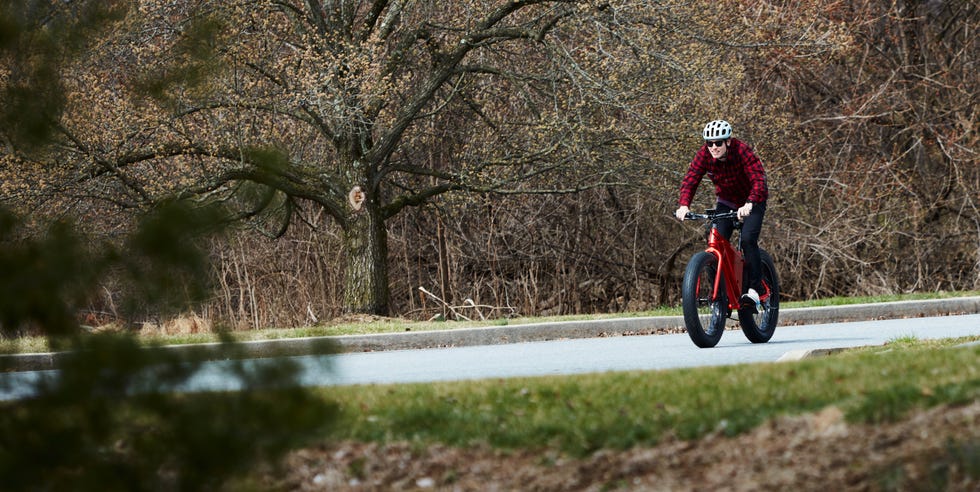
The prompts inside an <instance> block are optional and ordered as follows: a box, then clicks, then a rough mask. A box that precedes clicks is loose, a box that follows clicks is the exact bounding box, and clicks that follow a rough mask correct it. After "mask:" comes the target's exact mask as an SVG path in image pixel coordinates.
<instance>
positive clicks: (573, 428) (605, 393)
mask: <svg viewBox="0 0 980 492" xmlns="http://www.w3.org/2000/svg"><path fill="white" fill-rule="evenodd" d="M949 343H951V342H934V341H921V342H920V341H915V340H902V341H899V342H896V343H892V344H888V345H886V346H884V347H877V348H873V349H862V350H855V351H849V352H845V353H843V354H840V355H836V356H831V357H825V358H820V359H813V360H805V361H801V362H795V363H771V364H752V365H738V366H729V367H709V368H698V369H680V370H670V371H654V372H623V373H606V374H593V375H579V376H567V377H544V378H520V379H506V380H484V381H466V382H453V383H436V384H413V385H393V386H360V387H350V388H333V389H329V390H324V391H325V395H329V397H330V398H336V399H337V400H338V401H340V402H341V408H342V414H341V421H340V425H339V426H338V427H337V428H338V429H339V431H338V433H337V434H336V435H334V436H333V437H334V438H338V439H353V440H360V441H382V442H383V441H392V440H394V441H410V442H415V443H418V444H419V445H421V446H425V445H427V444H430V443H436V442H439V443H444V444H449V445H453V446H471V445H477V444H488V445H490V446H493V447H496V448H502V449H545V448H549V449H558V450H561V451H563V452H566V453H569V454H571V455H575V456H582V455H586V454H589V453H591V452H593V451H595V450H597V449H602V448H609V449H625V448H629V447H633V446H649V445H654V444H656V443H657V442H659V441H660V440H662V439H664V438H665V437H667V436H674V437H676V438H680V439H685V440H687V439H697V438H699V437H702V436H704V435H706V434H708V433H712V432H720V433H723V434H725V435H734V434H738V433H741V432H744V431H747V430H750V429H752V428H754V427H756V426H758V425H760V424H762V423H763V422H765V421H766V420H768V419H770V418H773V417H776V416H779V415H793V414H801V413H807V412H814V411H818V410H820V409H822V408H825V407H827V406H830V405H835V406H838V407H839V408H841V409H842V410H843V411H844V412H845V415H846V416H847V418H848V419H849V420H850V421H852V422H884V421H890V420H895V419H898V418H901V417H902V416H904V415H907V414H908V413H909V412H910V411H912V410H914V409H920V408H929V407H932V406H936V405H941V404H953V405H956V404H962V403H966V402H971V401H975V400H977V399H978V398H980V367H978V360H980V357H978V355H980V347H977V346H973V347H967V348H944V345H945V344H949Z"/></svg>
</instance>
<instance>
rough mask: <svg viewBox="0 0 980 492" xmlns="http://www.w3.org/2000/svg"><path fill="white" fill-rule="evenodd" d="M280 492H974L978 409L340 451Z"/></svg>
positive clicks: (307, 456) (302, 453) (295, 474)
mask: <svg viewBox="0 0 980 492" xmlns="http://www.w3.org/2000/svg"><path fill="white" fill-rule="evenodd" d="M284 465H285V467H284V469H285V470H286V472H285V473H286V475H285V476H282V475H280V476H277V477H274V478H273V477H272V476H269V477H268V480H269V482H267V483H266V485H269V486H271V487H272V488H274V489H278V490H295V491H320V490H330V491H362V490H365V491H366V490H370V491H375V490H378V491H380V490H451V491H456V490H459V491H477V490H479V491H495V490H500V491H504V490H507V491H509V490H521V491H524V490H529V491H603V490H640V491H659V490H665V491H668V490H669V491H702V490H703V491H717V490H725V491H756V490H797V491H799V490H803V491H805V490H820V491H824V492H830V491H837V490H930V491H931V490H953V491H977V490H980V401H978V402H973V403H972V404H970V405H966V406H959V407H939V408H935V409H931V410H928V411H925V412H922V413H919V414H916V415H913V416H911V417H910V418H908V419H906V420H904V421H901V422H897V423H891V424H885V425H851V424H848V423H847V422H845V421H844V418H843V414H842V412H841V411H840V410H839V409H837V408H836V407H828V408H826V409H824V410H823V411H822V412H820V413H817V414H810V415H805V416H797V417H785V418H780V419H777V420H774V421H771V422H769V423H767V424H765V425H763V426H761V427H759V428H757V429H755V430H754V431H752V432H750V433H747V434H744V435H740V436H737V437H732V438H728V437H723V436H720V435H711V436H707V437H706V438H704V439H701V440H699V441H680V440H667V441H665V442H663V443H661V444H660V445H658V446H656V447H652V448H638V449H631V450H626V451H599V452H597V453H595V454H593V455H591V456H589V457H586V458H581V459H575V458H569V457H567V456H561V455H558V454H556V453H550V452H543V453H541V452H527V451H512V452H506V451H497V450H492V449H487V448H477V449H459V448H453V447H448V446H432V447H428V448H422V447H420V446H413V445H412V444H410V443H392V444H385V445H379V444H373V443H370V444H367V443H355V442H344V443H335V444H330V445H324V446H321V447H316V448H307V449H302V450H299V451H296V452H294V453H292V454H291V455H289V456H288V457H287V458H286V459H285V462H284Z"/></svg>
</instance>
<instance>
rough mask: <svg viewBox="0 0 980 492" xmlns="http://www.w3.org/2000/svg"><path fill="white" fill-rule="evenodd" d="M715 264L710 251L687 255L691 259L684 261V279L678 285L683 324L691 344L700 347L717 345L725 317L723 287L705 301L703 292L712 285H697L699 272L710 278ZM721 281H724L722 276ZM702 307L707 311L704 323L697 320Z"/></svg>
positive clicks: (723, 328) (726, 308)
mask: <svg viewBox="0 0 980 492" xmlns="http://www.w3.org/2000/svg"><path fill="white" fill-rule="evenodd" d="M717 268H718V260H717V258H715V256H714V255H712V254H710V253H707V252H705V251H700V252H698V253H695V254H694V256H692V257H691V261H689V262H688V263H687V268H686V269H685V271H684V283H683V284H682V285H681V301H682V302H681V304H682V306H683V308H684V327H685V328H686V329H687V334H688V336H690V337H691V341H692V342H694V345H697V346H698V347H701V348H711V347H714V346H715V345H718V341H719V340H721V335H722V333H724V331H725V321H726V320H727V319H728V299H727V296H725V295H724V289H722V290H723V292H722V295H721V296H720V297H719V299H717V300H715V302H713V303H711V302H708V301H707V296H710V294H711V289H712V288H713V285H711V283H710V282H709V283H708V285H707V286H705V285H702V287H701V289H699V288H698V284H699V282H700V281H701V279H702V275H706V277H704V278H710V279H713V278H714V272H715V271H717V270H716V269H717ZM722 285H724V279H723V280H722ZM705 288H706V289H707V290H705ZM704 308H708V309H710V311H711V317H710V318H709V319H708V320H707V326H705V324H704V323H702V320H701V316H702V314H704V313H701V312H699V309H704Z"/></svg>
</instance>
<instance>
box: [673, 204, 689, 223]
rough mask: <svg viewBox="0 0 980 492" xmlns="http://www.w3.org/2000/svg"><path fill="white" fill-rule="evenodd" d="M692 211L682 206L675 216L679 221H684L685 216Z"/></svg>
mask: <svg viewBox="0 0 980 492" xmlns="http://www.w3.org/2000/svg"><path fill="white" fill-rule="evenodd" d="M690 211H691V209H689V208H687V207H686V206H684V205H681V206H680V207H678V208H677V211H676V212H674V215H676V216H677V220H684V216H685V215H687V213H688V212H690Z"/></svg>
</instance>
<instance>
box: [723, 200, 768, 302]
mask: <svg viewBox="0 0 980 492" xmlns="http://www.w3.org/2000/svg"><path fill="white" fill-rule="evenodd" d="M716 207H717V209H718V211H719V212H728V211H732V210H735V209H733V208H732V207H729V206H728V205H725V204H724V203H718V204H717V205H716ZM765 215H766V202H761V203H755V204H753V205H752V213H750V214H749V216H748V217H746V218H745V220H744V221H743V223H742V232H741V233H740V234H739V242H740V244H741V246H742V254H743V255H744V256H745V267H746V268H748V271H749V283H748V285H745V286H743V289H744V290H746V291H747V290H748V289H749V288H750V287H751V288H753V289H755V291H756V292H758V293H759V294H762V293H763V292H764V289H763V288H762V257H761V255H760V254H759V233H761V232H762V219H763V217H765ZM734 230H735V226H734V225H733V224H732V223H731V222H727V221H726V222H720V223H719V224H718V232H720V233H721V234H722V235H723V236H725V239H728V240H731V239H732V231H734Z"/></svg>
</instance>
